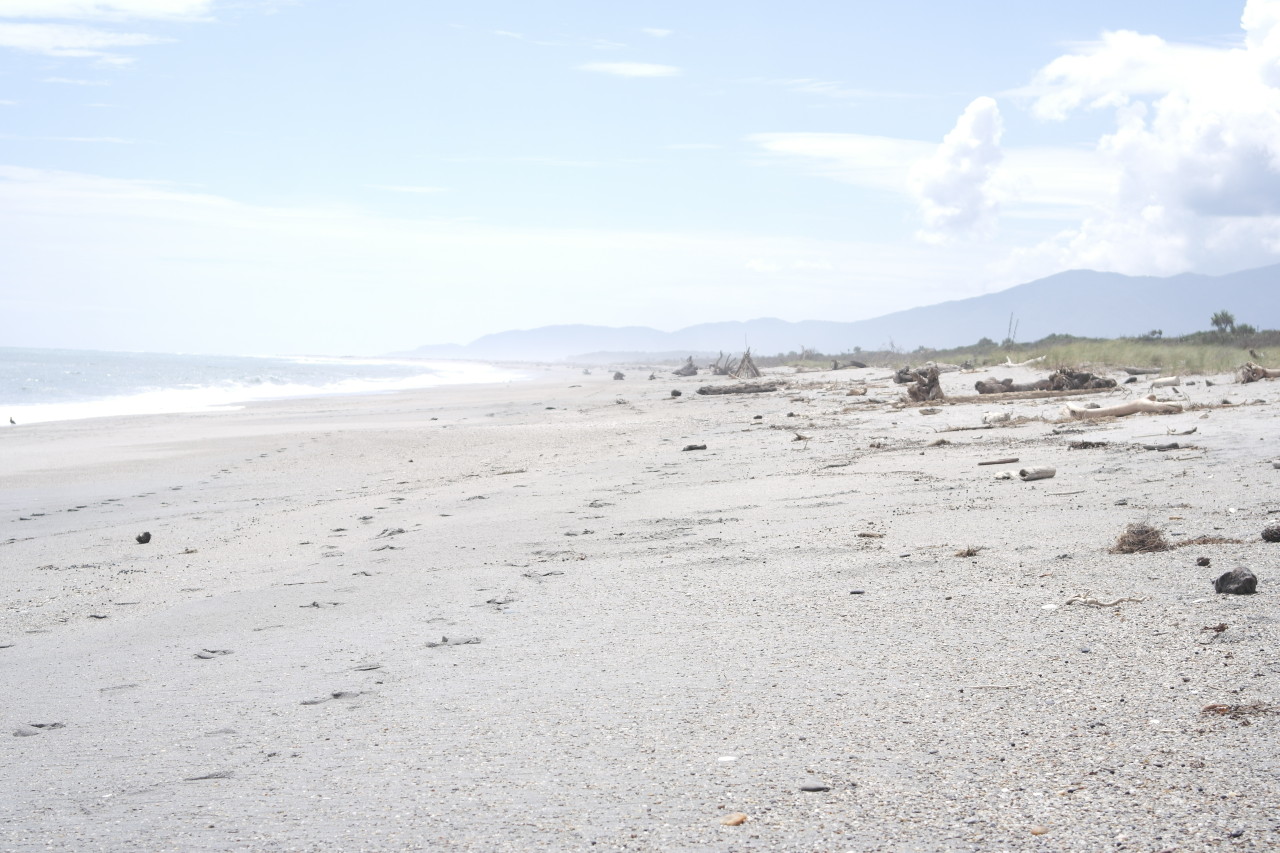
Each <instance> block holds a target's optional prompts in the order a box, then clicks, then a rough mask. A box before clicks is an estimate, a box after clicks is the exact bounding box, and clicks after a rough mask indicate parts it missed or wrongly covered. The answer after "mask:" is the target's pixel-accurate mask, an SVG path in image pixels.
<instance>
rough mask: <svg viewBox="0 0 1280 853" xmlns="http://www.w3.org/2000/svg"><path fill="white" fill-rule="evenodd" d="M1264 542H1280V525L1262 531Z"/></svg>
mask: <svg viewBox="0 0 1280 853" xmlns="http://www.w3.org/2000/svg"><path fill="white" fill-rule="evenodd" d="M1262 541H1263V542H1280V524H1273V525H1271V526H1270V527H1264V528H1263V529H1262Z"/></svg>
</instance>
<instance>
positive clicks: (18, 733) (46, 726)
mask: <svg viewBox="0 0 1280 853" xmlns="http://www.w3.org/2000/svg"><path fill="white" fill-rule="evenodd" d="M66 727H67V724H66V723H27V724H26V725H25V726H18V727H17V728H16V729H14V730H13V736H14V737H32V736H34V735H42V734H44V733H45V732H48V731H53V730H54V729H65V728H66Z"/></svg>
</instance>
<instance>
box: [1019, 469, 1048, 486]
mask: <svg viewBox="0 0 1280 853" xmlns="http://www.w3.org/2000/svg"><path fill="white" fill-rule="evenodd" d="M1057 473H1058V469H1057V468H1052V467H1050V466H1048V465H1041V466H1039V467H1037V468H1023V469H1022V470H1021V471H1019V472H1018V476H1019V477H1021V478H1022V481H1023V482H1024V483H1025V482H1027V481H1028V480H1047V479H1049V478H1050V477H1053V476H1055V475H1056V474H1057Z"/></svg>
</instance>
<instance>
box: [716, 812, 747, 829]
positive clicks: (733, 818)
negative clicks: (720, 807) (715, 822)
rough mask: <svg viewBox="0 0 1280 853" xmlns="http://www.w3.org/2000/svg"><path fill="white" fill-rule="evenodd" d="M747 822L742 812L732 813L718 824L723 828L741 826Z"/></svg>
mask: <svg viewBox="0 0 1280 853" xmlns="http://www.w3.org/2000/svg"><path fill="white" fill-rule="evenodd" d="M747 820H748V818H747V816H746V815H745V814H743V813H742V812H733V813H732V814H727V815H725V816H724V817H722V818H720V822H721V823H722V824H724V825H725V826H742V824H744V823H746V822H747Z"/></svg>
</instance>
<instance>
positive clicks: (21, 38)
mask: <svg viewBox="0 0 1280 853" xmlns="http://www.w3.org/2000/svg"><path fill="white" fill-rule="evenodd" d="M1278 87H1280V0H1249V2H1247V3H1245V2H1243V0H1232V2H1219V0H1202V2H1197V3H1194V4H1169V3H1167V2H1166V3H1156V2H1123V0H1121V1H1120V2H1115V1H1114V0H1113V2H1092V0H1085V2H1070V3H1067V2H1044V3H1038V4H1029V3H1025V2H993V0H978V2H970V3H965V4H957V3H942V2H840V3H837V2H792V3H787V4H780V3H776V2H768V3H766V2H736V3H723V2H703V3H696V4H692V3H687V2H686V3H646V4H605V3H599V2H578V3H572V2H547V3H528V2H524V3H516V2H468V3H461V2H431V3H425V2H409V0H367V2H362V3H358V4H357V3H350V2H336V0H259V2H254V0H0V235H3V236H2V237H0V240H3V246H2V248H3V251H2V252H0V281H3V285H2V286H0V315H2V316H3V319H0V336H2V338H3V340H2V341H0V343H4V344H10V345H19V346H50V347H87V348H108V349H137V350H179V351H207V352H327V353H376V352H385V351H390V350H399V349H407V348H411V347H413V346H415V345H418V344H422V343H444V342H466V341H468V340H471V339H473V338H475V337H477V336H479V335H482V334H485V333H488V332H494V331H501V330H503V329H508V328H528V327H533V326H539V325H546V324H551V323H561V322H581V323H598V324H604V325H628V324H640V325H651V326H655V327H658V328H664V329H675V328H679V327H682V326H686V325H690V324H693V323H697V322H703V321H714V320H730V319H750V318H753V317H760V316H775V317H781V318H783V319H789V320H801V319H813V318H823V319H841V320H856V319H862V318H865V317H870V316H875V315H878V314H882V313H885V312H887V311H892V310H897V309H901V308H907V307H911V306H913V305H919V304H927V303H932V302H937V301H941V300H945V299H956V298H963V297H966V296H973V295H977V294H980V293H985V292H989V291H992V290H997V289H1000V288H1003V287H1007V286H1010V285H1013V284H1017V283H1020V282H1022V281H1027V280H1031V279H1034V278H1037V277H1041V276H1043V275H1048V274H1051V273H1054V272H1058V271H1061V270H1063V269H1069V268H1080V267H1089V268H1094V269H1110V270H1117V271H1120V272H1125V273H1130V274H1154V275H1166V274H1171V273H1177V272H1182V271H1186V270H1194V271H1201V272H1223V271H1228V270H1233V269H1240V268H1245V267H1250V266H1257V265H1261V264H1265V263H1273V262H1276V261H1277V260H1280V257H1277V252H1280V210H1277V209H1276V208H1277V207H1280V192H1277V191H1276V190H1280V177H1278V176H1280V88H1278ZM979 336H980V334H977V333H976V334H975V336H974V337H975V338H976V337H979ZM870 343H871V344H872V345H874V342H870Z"/></svg>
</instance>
